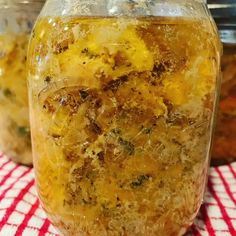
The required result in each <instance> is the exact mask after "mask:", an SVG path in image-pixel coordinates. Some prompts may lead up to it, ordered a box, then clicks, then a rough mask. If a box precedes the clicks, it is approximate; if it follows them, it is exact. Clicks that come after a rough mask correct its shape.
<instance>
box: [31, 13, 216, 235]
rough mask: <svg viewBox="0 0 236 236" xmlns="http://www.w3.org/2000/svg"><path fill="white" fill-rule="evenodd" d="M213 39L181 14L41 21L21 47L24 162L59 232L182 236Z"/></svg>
mask: <svg viewBox="0 0 236 236" xmlns="http://www.w3.org/2000/svg"><path fill="white" fill-rule="evenodd" d="M218 68H219V42H218V38H217V36H216V33H215V31H214V30H213V29H212V24H211V22H208V20H204V19H201V20H194V19H185V18H164V17H163V18H161V17H156V18H152V17H149V18H137V19H131V18H119V19H118V18H70V17H65V18H43V19H41V20H39V22H38V23H37V25H36V27H35V29H34V32H33V37H32V40H31V44H30V50H29V89H30V106H31V117H32V120H31V125H32V138H33V149H34V163H35V170H36V180H37V186H38V192H39V197H40V199H41V201H42V204H43V207H44V209H45V211H46V212H47V213H48V215H49V217H50V219H51V220H52V221H53V222H54V224H55V225H56V227H57V228H58V229H59V230H60V231H61V232H62V233H64V234H65V235H86V236H87V235H102V236H103V235H104V236H105V235H112V236H113V235H149V236H152V235H153V236H154V235H155V236H158V235H165V236H171V235H175V236H176V235H182V234H183V233H184V232H185V231H186V229H187V228H188V226H189V225H190V224H191V223H192V221H193V219H194V217H195V216H196V214H197V212H198V209H199V207H200V205H201V202H202V198H203V191H204V182H205V180H206V172H207V163H208V161H209V159H208V156H209V149H210V141H211V131H212V123H213V111H214V108H215V96H216V94H215V90H216V86H217V76H218Z"/></svg>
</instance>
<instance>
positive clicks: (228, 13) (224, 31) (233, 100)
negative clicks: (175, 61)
mask: <svg viewBox="0 0 236 236" xmlns="http://www.w3.org/2000/svg"><path fill="white" fill-rule="evenodd" d="M209 3H211V4H210V5H209V6H210V8H211V11H212V14H213V16H214V17H215V20H216V23H217V26H218V28H219V32H220V37H221V41H222V43H223V47H224V50H223V51H224V54H223V57H222V66H221V67H222V72H223V80H222V86H221V87H222V89H221V96H220V109H219V114H218V120H217V126H216V134H215V139H214V146H213V158H212V164H213V165H220V164H226V163H229V162H232V161H236V7H235V5H234V4H233V3H229V4H225V1H223V0H222V1H218V2H217V5H215V4H213V3H212V1H210V2H209Z"/></svg>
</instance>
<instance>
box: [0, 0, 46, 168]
mask: <svg viewBox="0 0 236 236" xmlns="http://www.w3.org/2000/svg"><path fill="white" fill-rule="evenodd" d="M42 3H43V1H39V0H38V1H33V0H28V1H14V0H0V114H1V115H0V150H1V151H3V152H4V153H6V154H7V155H8V156H9V157H10V158H12V159H13V160H14V161H16V162H19V163H23V164H31V163H32V154H31V142H30V129H29V118H28V117H29V114H28V113H29V111H28V93H27V80H26V55H27V47H28V40H29V35H30V31H31V29H32V25H33V23H34V21H35V18H36V17H37V15H38V13H39V12H40V10H41V7H42Z"/></svg>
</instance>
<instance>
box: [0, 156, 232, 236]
mask: <svg viewBox="0 0 236 236" xmlns="http://www.w3.org/2000/svg"><path fill="white" fill-rule="evenodd" d="M21 235H23V236H44V235H45V236H59V235H58V234H57V232H56V231H55V230H54V228H53V226H52V225H51V224H50V222H49V221H48V219H47V218H46V216H45V214H44V212H43V210H42V209H41V208H40V205H39V201H38V199H37V196H36V192H35V187H34V175H33V170H32V169H31V168H27V167H24V166H20V165H16V164H14V163H13V162H12V161H10V160H9V159H8V158H7V157H6V156H4V155H1V154H0V236H21ZM187 235H188V236H236V163H234V164H232V165H227V166H222V167H218V168H211V170H210V178H209V181H208V189H207V192H206V196H205V203H204V204H203V206H202V208H201V210H200V212H199V215H198V217H197V218H196V220H195V223H194V225H193V226H192V227H191V229H190V232H189V233H188V234H187Z"/></svg>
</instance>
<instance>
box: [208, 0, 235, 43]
mask: <svg viewBox="0 0 236 236" xmlns="http://www.w3.org/2000/svg"><path fill="white" fill-rule="evenodd" d="M207 3H208V8H209V9H210V11H211V14H212V16H213V17H214V20H215V22H216V24H217V26H218V29H219V33H220V37H221V40H222V42H223V43H226V44H236V1H235V0H208V2H207Z"/></svg>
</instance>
